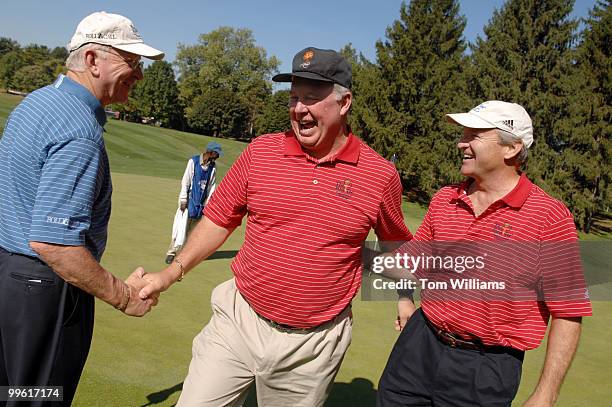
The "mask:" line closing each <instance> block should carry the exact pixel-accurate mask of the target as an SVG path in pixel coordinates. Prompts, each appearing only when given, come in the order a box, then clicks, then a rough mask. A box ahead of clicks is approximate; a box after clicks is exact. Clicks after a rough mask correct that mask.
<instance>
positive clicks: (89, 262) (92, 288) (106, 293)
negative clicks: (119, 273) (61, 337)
mask: <svg viewBox="0 0 612 407" xmlns="http://www.w3.org/2000/svg"><path fill="white" fill-rule="evenodd" d="M30 246H31V247H32V249H33V250H34V251H35V252H36V253H38V255H39V256H40V258H41V259H42V260H43V261H44V262H45V263H47V264H48V265H49V267H51V268H52V269H53V271H54V272H55V273H57V274H58V275H59V276H60V277H61V278H62V279H63V280H64V281H66V282H68V283H70V284H72V285H74V286H76V287H79V288H80V289H82V290H83V291H86V292H88V293H89V294H92V295H94V296H96V297H98V298H100V299H101V300H102V301H104V302H106V303H108V304H110V305H112V306H114V307H117V306H118V305H119V304H121V301H122V299H123V295H124V285H125V283H124V282H123V281H121V280H120V279H118V278H117V277H115V276H114V275H112V274H111V273H109V272H108V271H106V270H105V269H104V268H103V267H102V266H100V264H99V263H98V262H97V261H96V259H94V258H93V256H92V255H91V253H90V252H89V250H87V249H86V248H85V247H83V246H62V245H56V244H51V243H44V242H30Z"/></svg>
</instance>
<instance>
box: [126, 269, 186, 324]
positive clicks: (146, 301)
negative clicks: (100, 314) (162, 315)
mask: <svg viewBox="0 0 612 407" xmlns="http://www.w3.org/2000/svg"><path fill="white" fill-rule="evenodd" d="M174 281H175V280H173V279H172V276H171V275H170V273H168V272H163V271H162V272H159V273H151V274H148V273H146V272H145V270H144V268H142V267H138V268H137V269H136V270H134V272H133V273H132V274H130V276H129V277H128V278H127V279H126V280H125V283H124V284H123V297H122V300H121V303H120V304H119V305H118V306H116V308H117V309H119V310H120V311H122V312H123V313H125V314H127V315H131V316H134V317H141V316H143V315H145V314H146V313H147V312H149V311H151V308H152V307H154V306H155V305H157V303H158V301H159V294H160V293H161V292H162V291H166V290H167V289H168V287H170V286H171V285H172V283H174Z"/></svg>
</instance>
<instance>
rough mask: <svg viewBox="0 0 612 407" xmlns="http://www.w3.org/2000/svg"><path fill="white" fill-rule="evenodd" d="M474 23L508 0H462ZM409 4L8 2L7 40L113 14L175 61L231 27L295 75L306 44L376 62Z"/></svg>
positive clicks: (49, 37)
mask: <svg viewBox="0 0 612 407" xmlns="http://www.w3.org/2000/svg"><path fill="white" fill-rule="evenodd" d="M460 4H461V13H462V14H464V15H465V16H466V17H467V27H466V29H465V32H464V35H465V38H466V39H467V40H468V41H474V40H475V38H476V36H477V35H481V36H482V28H483V26H484V25H485V24H486V23H487V22H488V20H489V19H490V18H491V16H492V14H493V10H494V9H495V8H500V7H501V5H502V4H503V0H461V1H460ZM594 4H595V0H577V1H576V5H575V6H574V16H577V17H586V16H587V15H588V11H589V9H591V8H592V7H593V5H594ZM400 5H401V0H352V1H351V0H324V1H320V0H311V1H305V2H291V1H287V0H284V1H280V0H259V1H257V0H251V1H247V0H241V1H239V0H217V1H211V0H200V1H197V0H188V1H180V0H174V1H168V0H164V1H158V0H149V1H144V0H131V1H130V0H122V1H116V0H111V1H98V0H88V1H83V0H78V1H75V0H55V1H43V0H40V1H33V0H19V1H13V0H4V1H3V2H2V6H1V10H2V12H1V13H0V36H4V37H10V38H13V39H15V40H16V41H18V42H19V43H20V44H22V45H25V44H29V43H37V44H43V45H47V46H49V47H55V46H65V45H66V44H67V43H68V41H69V39H70V37H71V36H72V34H73V32H74V29H75V28H76V25H77V23H78V22H79V21H80V20H81V19H82V18H83V17H85V16H86V15H87V14H89V13H91V12H94V11H100V10H105V11H108V12H112V13H119V14H123V15H125V16H126V17H129V18H130V19H131V20H132V21H133V22H134V24H135V25H136V27H137V28H138V30H139V32H140V33H141V35H142V36H143V38H144V40H145V42H147V43H149V44H150V45H152V46H154V47H156V48H159V49H161V50H163V51H165V52H166V60H168V61H173V60H174V57H175V54H176V49H177V44H178V43H183V44H194V43H196V41H197V38H198V36H199V35H200V34H202V33H206V32H209V31H212V30H214V29H215V28H218V27H219V26H223V25H228V26H232V27H237V28H238V27H239V28H249V29H251V30H252V31H253V34H254V37H255V40H256V41H257V45H259V46H262V47H264V48H265V49H266V51H267V52H268V55H276V57H277V58H279V59H280V60H281V66H280V71H281V72H287V71H290V70H291V59H292V58H293V55H294V54H295V53H296V52H297V51H299V50H300V49H302V48H304V47H306V46H315V47H319V48H332V49H340V48H341V47H343V46H344V45H345V44H347V43H349V42H351V43H352V44H353V47H355V48H356V49H357V51H360V52H363V54H364V55H365V56H366V57H368V58H369V59H371V60H374V59H375V58H376V51H375V45H374V44H375V43H376V41H377V40H379V39H383V38H384V37H385V29H386V28H387V27H388V26H389V25H390V24H391V23H392V22H393V21H394V20H396V19H397V18H399V9H400Z"/></svg>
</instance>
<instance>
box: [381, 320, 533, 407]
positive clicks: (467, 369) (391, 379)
mask: <svg viewBox="0 0 612 407" xmlns="http://www.w3.org/2000/svg"><path fill="white" fill-rule="evenodd" d="M424 318H425V317H424V315H423V311H422V310H421V309H418V310H417V311H416V312H415V313H414V314H413V316H412V317H411V318H410V320H409V321H408V323H407V324H406V326H405V327H404V329H403V330H402V333H401V334H400V337H399V338H398V340H397V342H396V343H395V346H394V347H393V351H392V352H391V355H390V356H389V360H388V362H387V366H386V367H385V370H384V372H383V374H382V377H381V378H380V383H379V385H378V393H377V403H376V405H377V406H379V407H389V406H486V407H495V406H510V405H511V404H512V399H514V396H515V395H516V392H517V390H518V387H519V383H520V380H521V370H522V365H523V355H524V354H523V352H521V351H518V350H510V349H509V350H508V351H505V350H504V349H503V348H499V349H491V351H490V352H489V351H485V352H480V351H477V350H467V349H459V348H452V347H450V346H448V345H446V344H444V343H442V342H441V341H440V340H438V338H437V337H436V336H435V335H434V333H433V332H432V330H431V328H430V327H429V326H428V325H427V324H426V323H425V319H424ZM506 349H507V348H506Z"/></svg>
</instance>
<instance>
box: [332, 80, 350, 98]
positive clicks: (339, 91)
mask: <svg viewBox="0 0 612 407" xmlns="http://www.w3.org/2000/svg"><path fill="white" fill-rule="evenodd" d="M334 93H335V94H336V100H337V101H338V102H339V101H341V100H342V98H343V97H344V96H346V95H348V94H349V93H351V91H350V89H348V88H345V87H344V86H342V85H338V84H337V83H334Z"/></svg>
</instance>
